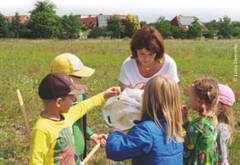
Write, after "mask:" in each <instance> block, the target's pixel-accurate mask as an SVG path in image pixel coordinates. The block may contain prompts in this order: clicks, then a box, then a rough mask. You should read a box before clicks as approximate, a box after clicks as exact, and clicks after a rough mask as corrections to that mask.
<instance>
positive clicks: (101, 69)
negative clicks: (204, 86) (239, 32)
mask: <svg viewBox="0 0 240 165" xmlns="http://www.w3.org/2000/svg"><path fill="white" fill-rule="evenodd" d="M165 43H166V49H167V53H168V54H169V55H170V56H172V57H173V58H174V59H175V61H176V63H177V67H178V72H179V76H180V80H181V83H180V87H181V90H182V91H183V92H182V93H183V96H182V98H183V101H184V102H185V100H186V97H185V95H184V94H185V92H184V91H185V89H186V87H187V86H188V85H189V84H190V83H191V82H192V81H193V80H194V79H196V78H199V77H202V76H211V77H215V78H217V79H218V80H219V81H220V82H222V83H226V84H229V85H230V86H231V87H232V88H233V90H234V91H235V94H236V96H237V98H239V97H240V84H239V80H237V81H235V82H234V81H233V79H234V65H233V60H234V56H233V54H234V53H233V50H234V44H238V45H239V47H240V40H229V41H227V40H220V41H214V40H209V41H190V40H186V41H185V40H184V41H183V40H169V41H166V42H165ZM64 52H72V53H75V54H76V55H78V56H79V57H80V59H82V61H83V63H84V64H85V65H87V66H91V67H93V68H96V72H95V74H94V75H93V76H92V77H90V78H86V79H83V81H82V83H83V84H87V85H88V87H89V96H92V95H94V94H96V93H98V92H101V91H103V90H104V89H106V88H107V87H109V86H116V85H117V84H118V74H119V71H120V67H121V64H122V62H123V61H124V59H125V58H126V57H128V55H129V54H130V49H129V40H83V41H79V40H74V41H71V40H64V41H59V40H0V70H1V72H0V77H1V81H0V91H1V92H0V93H1V94H0V100H1V102H0V110H1V111H0V112H1V115H0V121H1V122H0V144H1V148H0V164H28V163H27V162H28V159H29V139H28V138H27V136H26V130H25V127H24V120H23V117H22V115H21V111H20V109H19V106H18V102H17V97H16V89H20V90H21V92H22V94H23V97H24V101H25V104H26V109H27V110H28V112H29V119H30V124H31V126H33V125H34V123H35V121H36V119H37V117H38V115H39V113H40V111H41V107H42V105H41V101H40V99H39V98H38V95H37V89H38V84H39V82H40V80H41V79H42V78H43V77H44V76H45V75H46V74H47V73H48V72H49V68H50V62H51V61H52V59H53V58H54V57H55V56H56V55H58V54H60V53H64ZM238 54H240V48H238ZM239 58H240V57H239ZM238 74H239V75H240V66H239V67H238ZM238 79H240V77H238ZM234 109H235V119H236V122H240V119H239V116H240V104H239V103H237V104H236V106H235V107H234ZM31 111H32V112H33V113H31ZM88 121H89V125H91V128H93V129H94V130H95V132H97V133H101V132H105V133H106V132H107V129H106V127H105V125H104V121H103V119H102V114H101V111H100V110H95V111H91V112H90V113H89V115H88ZM91 147H92V146H91ZM229 150H230V151H229V160H230V163H231V164H232V165H239V164H240V162H239V156H240V133H239V132H236V133H235V134H234V139H233V142H232V144H231V145H230V146H229ZM89 164H113V162H111V161H109V160H106V159H105V155H104V150H103V149H101V150H100V152H98V153H97V154H96V156H95V157H94V158H93V160H91V161H90V163H89ZM115 164H116V163H115ZM117 164H119V163H117ZM122 164H130V162H129V161H125V162H124V163H122Z"/></svg>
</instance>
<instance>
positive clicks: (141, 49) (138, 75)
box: [119, 26, 179, 90]
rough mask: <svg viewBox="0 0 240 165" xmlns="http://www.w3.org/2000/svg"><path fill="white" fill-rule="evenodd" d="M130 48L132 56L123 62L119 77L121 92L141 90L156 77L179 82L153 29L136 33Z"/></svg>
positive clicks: (145, 28)
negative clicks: (134, 89)
mask: <svg viewBox="0 0 240 165" xmlns="http://www.w3.org/2000/svg"><path fill="white" fill-rule="evenodd" d="M130 47H131V52H132V55H131V56H130V57H128V58H127V59H126V60H125V61H124V62H123V64H122V67H121V72H120V75H119V85H120V87H121V89H122V90H123V89H124V88H141V89H143V88H144V86H145V84H146V82H147V81H148V80H149V79H150V78H152V77H154V76H156V75H165V76H167V77H169V78H171V79H173V80H174V81H175V82H179V78H178V75H177V66H176V63H175V61H174V60H173V59H172V58H171V57H170V56H169V55H167V54H166V53H165V48H164V43H163V39H162V37H161V34H160V33H159V32H158V31H157V30H156V29H155V28H154V27H151V26H150V27H143V28H142V29H140V30H139V31H137V32H136V33H135V34H134V35H133V37H132V41H131V44H130Z"/></svg>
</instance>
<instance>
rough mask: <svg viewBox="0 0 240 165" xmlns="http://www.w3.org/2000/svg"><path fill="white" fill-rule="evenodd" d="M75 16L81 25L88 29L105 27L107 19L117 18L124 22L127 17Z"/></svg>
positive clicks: (102, 15)
mask: <svg viewBox="0 0 240 165" xmlns="http://www.w3.org/2000/svg"><path fill="white" fill-rule="evenodd" d="M77 16H78V17H79V18H80V22H81V24H82V25H85V26H86V27H89V28H94V27H99V28H102V27H107V23H108V19H109V18H110V17H113V16H118V17H119V18H120V19H121V20H124V19H126V18H127V15H104V14H99V15H87V16H84V15H77Z"/></svg>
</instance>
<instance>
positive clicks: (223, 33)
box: [218, 16, 233, 39]
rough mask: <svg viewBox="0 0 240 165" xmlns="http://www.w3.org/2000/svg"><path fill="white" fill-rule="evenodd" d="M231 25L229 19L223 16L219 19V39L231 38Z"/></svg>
mask: <svg viewBox="0 0 240 165" xmlns="http://www.w3.org/2000/svg"><path fill="white" fill-rule="evenodd" d="M232 30H233V25H232V22H231V18H229V17H227V16H224V17H223V18H220V19H219V30H218V36H219V37H220V38H225V39H227V38H231V36H232Z"/></svg>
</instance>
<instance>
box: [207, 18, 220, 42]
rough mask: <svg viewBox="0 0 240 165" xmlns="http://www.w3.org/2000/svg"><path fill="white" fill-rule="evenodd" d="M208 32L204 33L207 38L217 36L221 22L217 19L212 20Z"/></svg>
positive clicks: (208, 25)
mask: <svg viewBox="0 0 240 165" xmlns="http://www.w3.org/2000/svg"><path fill="white" fill-rule="evenodd" d="M207 28H208V33H206V34H204V36H205V37H206V38H214V37H216V36H217V33H218V29H219V24H218V22H217V21H216V20H212V21H210V22H209V23H208V24H207Z"/></svg>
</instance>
